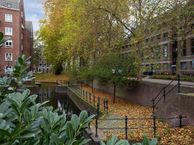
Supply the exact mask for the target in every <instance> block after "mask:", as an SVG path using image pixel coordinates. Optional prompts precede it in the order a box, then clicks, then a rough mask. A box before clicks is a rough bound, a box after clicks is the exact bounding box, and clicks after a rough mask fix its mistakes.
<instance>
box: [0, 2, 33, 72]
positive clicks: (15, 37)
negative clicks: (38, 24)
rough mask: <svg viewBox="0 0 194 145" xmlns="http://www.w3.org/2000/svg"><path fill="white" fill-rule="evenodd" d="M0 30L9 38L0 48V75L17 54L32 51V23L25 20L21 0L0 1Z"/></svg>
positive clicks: (10, 65) (14, 60)
mask: <svg viewBox="0 0 194 145" xmlns="http://www.w3.org/2000/svg"><path fill="white" fill-rule="evenodd" d="M26 25H28V27H26ZM26 28H27V29H26ZM29 30H30V31H29ZM0 31H1V32H3V33H4V35H5V37H8V38H9V40H8V41H7V42H5V44H4V46H2V47H1V48H0V62H1V63H0V75H3V74H5V73H6V70H7V68H10V67H12V66H13V65H14V64H15V62H16V60H17V58H18V56H20V55H21V54H23V53H25V54H27V55H28V56H30V55H31V53H32V36H33V35H32V34H33V32H32V25H29V22H25V13H24V3H23V0H1V1H0Z"/></svg>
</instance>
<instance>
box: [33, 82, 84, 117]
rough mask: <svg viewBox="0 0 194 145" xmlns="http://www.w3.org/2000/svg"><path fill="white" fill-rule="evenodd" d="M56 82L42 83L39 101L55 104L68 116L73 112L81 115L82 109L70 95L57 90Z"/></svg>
mask: <svg viewBox="0 0 194 145" xmlns="http://www.w3.org/2000/svg"><path fill="white" fill-rule="evenodd" d="M55 88H56V84H54V83H42V84H41V86H40V88H39V92H38V96H39V97H38V100H37V101H38V102H45V101H49V102H48V104H47V105H48V106H53V108H54V109H57V110H58V112H59V113H61V112H65V113H66V114H67V116H71V115H72V114H77V115H79V113H80V110H79V109H78V107H77V106H76V105H75V104H74V103H73V101H72V100H71V99H70V97H69V96H68V95H67V94H65V93H56V92H55Z"/></svg>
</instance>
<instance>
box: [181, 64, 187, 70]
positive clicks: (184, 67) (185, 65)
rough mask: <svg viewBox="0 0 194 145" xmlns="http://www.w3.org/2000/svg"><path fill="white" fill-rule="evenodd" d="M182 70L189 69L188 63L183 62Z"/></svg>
mask: <svg viewBox="0 0 194 145" xmlns="http://www.w3.org/2000/svg"><path fill="white" fill-rule="evenodd" d="M181 69H182V70H186V69H187V63H186V62H181Z"/></svg>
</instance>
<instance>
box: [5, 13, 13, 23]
mask: <svg viewBox="0 0 194 145" xmlns="http://www.w3.org/2000/svg"><path fill="white" fill-rule="evenodd" d="M5 22H13V15H12V14H5Z"/></svg>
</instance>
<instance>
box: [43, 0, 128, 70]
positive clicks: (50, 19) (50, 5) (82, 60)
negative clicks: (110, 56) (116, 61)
mask: <svg viewBox="0 0 194 145" xmlns="http://www.w3.org/2000/svg"><path fill="white" fill-rule="evenodd" d="M100 2H101V1H100V0H98V1H87V0H80V1H62V0H55V1H51V0H47V1H46V3H45V7H46V14H47V18H46V19H45V20H43V25H42V28H41V30H40V36H41V38H42V40H43V42H44V43H45V46H46V47H45V55H46V58H48V60H49V61H50V62H51V63H54V62H57V60H56V58H57V59H60V58H61V59H60V60H61V61H62V62H65V63H66V64H67V65H68V68H71V66H77V68H78V69H79V68H81V67H84V66H88V65H90V64H91V63H93V61H94V60H95V59H96V58H97V57H100V56H101V55H103V54H105V53H108V52H109V51H110V50H114V51H115V50H116V51H119V50H118V49H120V48H121V42H122V41H123V34H124V30H123V28H122V26H121V25H120V24H118V23H116V21H115V20H114V18H113V17H112V16H111V15H109V14H107V13H101V11H99V12H93V11H92V9H91V7H92V5H96V4H97V3H100ZM109 4H110V3H109ZM119 8H120V7H118V8H117V5H116V3H115V9H119ZM59 9H60V10H59ZM120 9H121V8H120ZM53 40H56V41H53ZM52 54H55V55H57V57H55V58H53V56H52Z"/></svg>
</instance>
